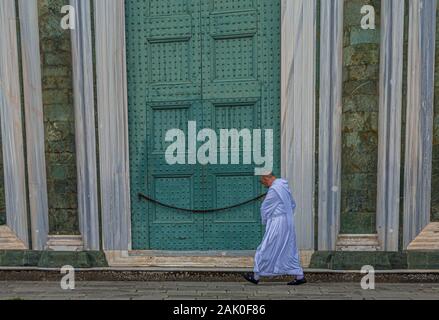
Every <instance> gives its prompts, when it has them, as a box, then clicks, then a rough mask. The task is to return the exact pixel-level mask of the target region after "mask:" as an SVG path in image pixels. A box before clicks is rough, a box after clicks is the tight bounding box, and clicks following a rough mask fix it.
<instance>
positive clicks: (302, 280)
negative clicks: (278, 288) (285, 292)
mask: <svg viewBox="0 0 439 320" xmlns="http://www.w3.org/2000/svg"><path fill="white" fill-rule="evenodd" d="M305 283H306V279H305V278H303V279H300V280H297V279H295V280H293V281H291V282H290V283H288V285H289V286H300V285H302V284H305Z"/></svg>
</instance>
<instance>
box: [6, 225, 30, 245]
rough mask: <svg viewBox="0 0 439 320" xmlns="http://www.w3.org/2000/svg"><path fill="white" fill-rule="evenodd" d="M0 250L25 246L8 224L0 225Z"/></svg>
mask: <svg viewBox="0 0 439 320" xmlns="http://www.w3.org/2000/svg"><path fill="white" fill-rule="evenodd" d="M0 250H26V246H25V245H24V243H23V242H22V241H21V240H20V239H18V238H17V236H16V235H15V233H14V232H13V231H12V230H11V229H10V228H9V227H8V226H0Z"/></svg>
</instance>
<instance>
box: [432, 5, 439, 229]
mask: <svg viewBox="0 0 439 320" xmlns="http://www.w3.org/2000/svg"><path fill="white" fill-rule="evenodd" d="M434 93H435V95H434V96H435V97H434V135H433V179H432V194H431V195H432V203H431V205H432V210H431V219H432V221H434V222H439V8H438V10H437V21H436V70H435V89H434Z"/></svg>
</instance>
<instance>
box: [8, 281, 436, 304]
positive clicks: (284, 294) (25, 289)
mask: <svg viewBox="0 0 439 320" xmlns="http://www.w3.org/2000/svg"><path fill="white" fill-rule="evenodd" d="M11 299H25V300H26V299H29V300H31V299H32V300H35V299H38V300H40V299H55V300H59V299H63V300H64V299H75V300H77V299H94V300H96V299H117V300H119V299H122V300H128V299H135V300H138V299H141V300H144V299H147V300H163V299H170V300H174V299H178V300H180V299H182V300H187V299H191V300H192V299H207V300H216V299H224V300H230V299H232V300H247V299H250V300H258V299H269V300H270V299H273V300H280V299H292V300H294V299H300V300H302V299H307V300H309V299H337V300H338V299H343V300H361V299H392V300H393V299H404V300H409V299H410V300H412V299H414V300H419V299H427V300H439V283H437V284H379V283H378V284H377V285H376V290H373V291H371V290H369V291H366V290H362V289H361V287H360V284H359V283H358V284H356V283H327V284H322V283H319V284H308V285H305V286H301V287H288V286H285V285H283V284H282V283H263V284H261V285H259V286H253V285H251V284H248V285H247V284H246V283H236V282H235V283H221V282H210V283H206V282H78V283H76V289H75V290H73V291H65V290H62V289H61V287H60V284H59V283H54V282H0V300H11Z"/></svg>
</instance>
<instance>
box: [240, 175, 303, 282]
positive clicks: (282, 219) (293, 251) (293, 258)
mask: <svg viewBox="0 0 439 320" xmlns="http://www.w3.org/2000/svg"><path fill="white" fill-rule="evenodd" d="M261 183H262V184H263V185H264V186H266V187H267V188H269V190H268V193H267V196H266V197H265V200H264V202H263V203H262V207H261V217H262V224H264V225H266V231H265V235H264V239H263V240H262V243H261V244H260V246H259V247H258V249H257V251H256V255H255V266H254V273H250V274H246V275H245V276H244V278H245V279H246V280H247V281H249V282H251V283H253V284H258V283H259V280H260V277H272V276H283V275H290V276H294V277H295V278H294V280H293V281H291V282H290V283H288V285H292V286H298V285H301V284H305V283H306V279H305V276H304V274H303V269H302V267H301V266H300V256H299V251H298V250H297V246H296V233H295V227H294V209H295V208H296V203H295V202H294V199H293V196H292V195H291V191H290V188H289V186H288V182H287V181H285V180H283V179H277V178H276V177H275V176H274V175H273V174H272V173H269V174H266V175H264V176H262V177H261Z"/></svg>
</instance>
